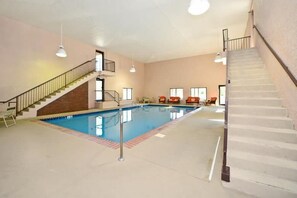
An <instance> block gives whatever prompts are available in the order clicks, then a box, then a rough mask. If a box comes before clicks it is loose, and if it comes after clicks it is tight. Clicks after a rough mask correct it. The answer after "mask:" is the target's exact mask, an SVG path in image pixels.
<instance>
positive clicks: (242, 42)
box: [228, 36, 251, 51]
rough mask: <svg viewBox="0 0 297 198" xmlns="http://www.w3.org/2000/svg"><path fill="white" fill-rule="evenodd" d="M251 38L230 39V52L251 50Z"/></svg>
mask: <svg viewBox="0 0 297 198" xmlns="http://www.w3.org/2000/svg"><path fill="white" fill-rule="evenodd" d="M250 43H251V36H244V37H240V38H235V39H228V50H229V51H232V50H241V49H247V48H250Z"/></svg>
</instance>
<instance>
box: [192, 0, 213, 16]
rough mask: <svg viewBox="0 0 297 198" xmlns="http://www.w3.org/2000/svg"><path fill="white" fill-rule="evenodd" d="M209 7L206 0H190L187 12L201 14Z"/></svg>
mask: <svg viewBox="0 0 297 198" xmlns="http://www.w3.org/2000/svg"><path fill="white" fill-rule="evenodd" d="M208 8H209V2H208V0H191V3H190V6H189V8H188V12H189V13H190V14H191V15H201V14H203V13H205V12H206V11H207V10H208Z"/></svg>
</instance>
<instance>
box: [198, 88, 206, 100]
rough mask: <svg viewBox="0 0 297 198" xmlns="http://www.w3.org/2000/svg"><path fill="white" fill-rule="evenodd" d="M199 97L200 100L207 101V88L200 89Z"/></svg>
mask: <svg viewBox="0 0 297 198" xmlns="http://www.w3.org/2000/svg"><path fill="white" fill-rule="evenodd" d="M198 95H199V97H200V100H203V101H204V100H206V88H199V94H198Z"/></svg>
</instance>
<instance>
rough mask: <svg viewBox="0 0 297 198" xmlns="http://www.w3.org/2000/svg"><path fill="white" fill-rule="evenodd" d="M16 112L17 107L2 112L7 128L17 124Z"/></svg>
mask: <svg viewBox="0 0 297 198" xmlns="http://www.w3.org/2000/svg"><path fill="white" fill-rule="evenodd" d="M14 112H15V107H9V108H7V110H6V111H1V112H0V118H2V119H3V121H4V124H5V126H6V128H7V127H10V126H12V125H15V124H16V120H15V118H14ZM9 118H11V119H9ZM8 119H9V120H8ZM8 121H12V123H10V124H8Z"/></svg>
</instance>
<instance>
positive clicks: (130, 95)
mask: <svg viewBox="0 0 297 198" xmlns="http://www.w3.org/2000/svg"><path fill="white" fill-rule="evenodd" d="M127 99H128V100H131V99H132V89H128V94H127Z"/></svg>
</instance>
